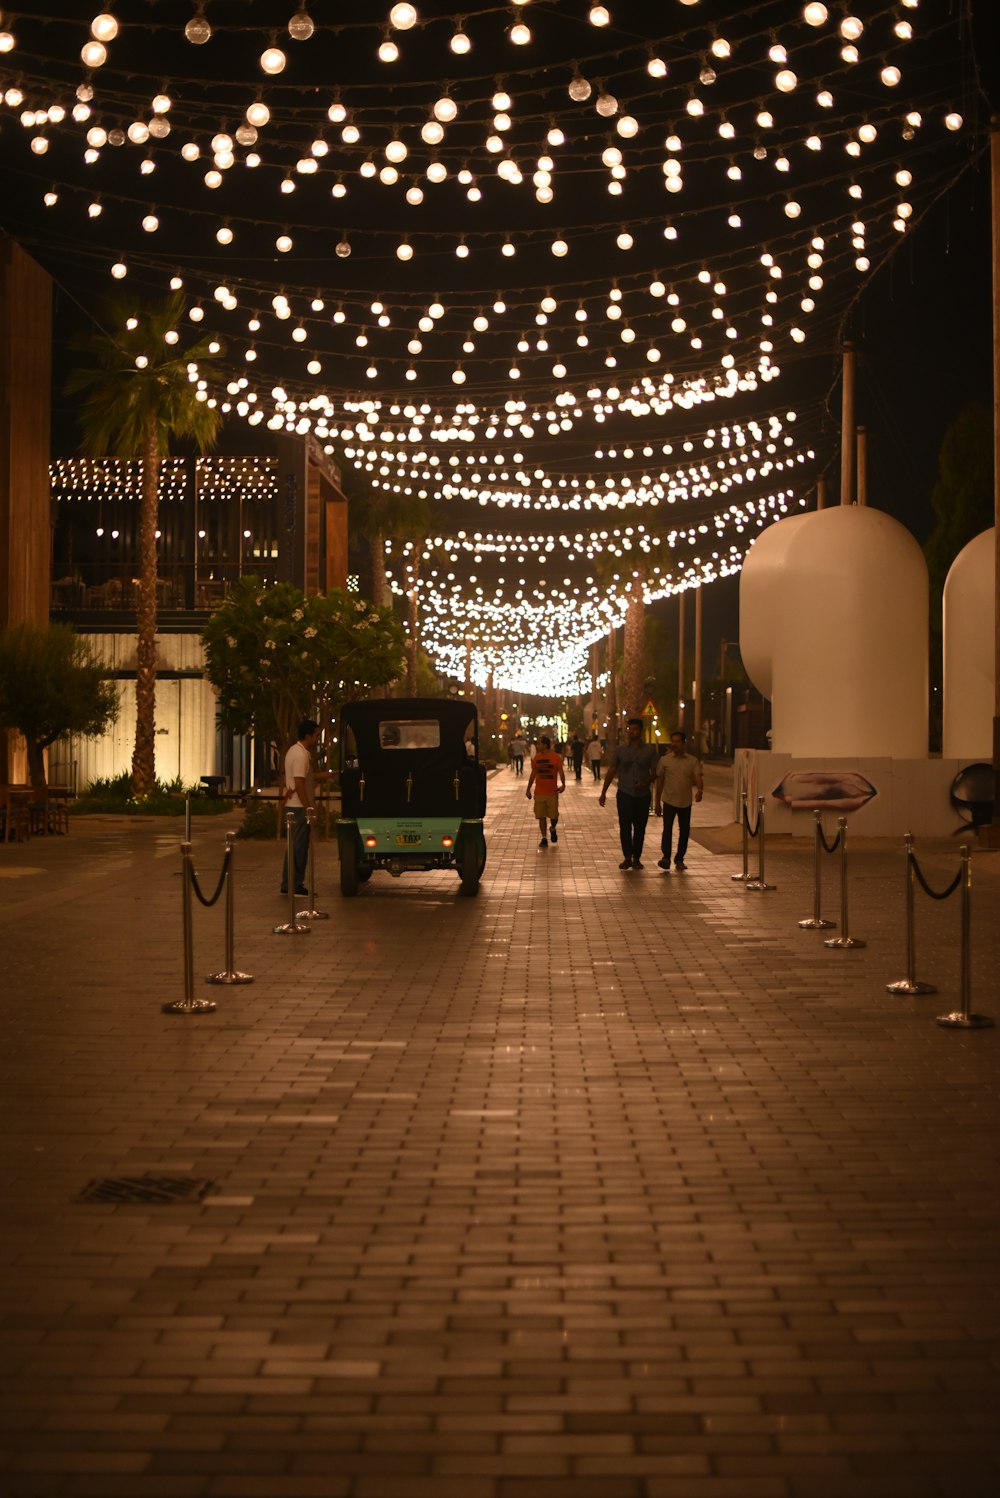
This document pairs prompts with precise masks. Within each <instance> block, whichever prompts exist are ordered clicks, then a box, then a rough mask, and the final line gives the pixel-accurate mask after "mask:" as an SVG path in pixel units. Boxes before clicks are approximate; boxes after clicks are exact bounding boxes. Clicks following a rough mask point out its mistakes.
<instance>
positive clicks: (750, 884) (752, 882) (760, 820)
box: [744, 796, 778, 891]
mask: <svg viewBox="0 0 1000 1498" xmlns="http://www.w3.org/2000/svg"><path fill="white" fill-rule="evenodd" d="M757 837H758V838H759V839H760V841H759V842H758V844H757V873H756V874H755V876H754V877H753V879H748V880H747V882H746V884H745V885H744V888H745V889H759V890H761V891H763V890H768V889H777V888H778V886H777V885H776V884H768V882H767V879H766V878H765V877H764V797H763V796H758V797H757Z"/></svg>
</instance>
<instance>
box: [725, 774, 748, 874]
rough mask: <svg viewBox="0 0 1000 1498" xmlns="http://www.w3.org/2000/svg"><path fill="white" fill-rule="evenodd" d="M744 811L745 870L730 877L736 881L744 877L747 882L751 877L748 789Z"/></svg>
mask: <svg viewBox="0 0 1000 1498" xmlns="http://www.w3.org/2000/svg"><path fill="white" fill-rule="evenodd" d="M742 813H743V814H742V818H741V820H742V822H743V872H742V874H730V876H729V877H730V879H732V880H733V881H734V883H735V881H736V880H738V879H742V881H743V883H744V884H745V883H746V881H747V880H748V879H749V877H750V834H749V833H748V832H747V793H746V791H744V792H743V807H742Z"/></svg>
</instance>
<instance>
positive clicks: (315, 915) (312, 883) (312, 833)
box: [296, 806, 330, 921]
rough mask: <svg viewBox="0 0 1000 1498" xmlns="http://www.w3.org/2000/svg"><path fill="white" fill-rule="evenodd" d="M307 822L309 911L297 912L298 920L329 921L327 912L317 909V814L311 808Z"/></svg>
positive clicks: (307, 813) (307, 815) (307, 814)
mask: <svg viewBox="0 0 1000 1498" xmlns="http://www.w3.org/2000/svg"><path fill="white" fill-rule="evenodd" d="M306 821H307V822H308V823H309V909H308V910H299V911H297V912H296V919H297V920H300V921H328V920H329V919H330V917H329V915H328V913H327V912H326V911H325V910H317V909H316V854H315V846H316V812H315V810H314V809H313V807H311V806H310V807H309V809H308V811H307V812H306Z"/></svg>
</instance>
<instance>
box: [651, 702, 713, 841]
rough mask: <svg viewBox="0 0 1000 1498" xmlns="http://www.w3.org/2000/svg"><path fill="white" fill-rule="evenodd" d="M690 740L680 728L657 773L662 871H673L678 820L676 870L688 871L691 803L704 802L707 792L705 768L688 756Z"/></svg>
mask: <svg viewBox="0 0 1000 1498" xmlns="http://www.w3.org/2000/svg"><path fill="white" fill-rule="evenodd" d="M686 746H687V740H686V738H685V736H684V734H683V733H682V732H681V731H680V729H679V728H676V729H675V730H674V732H673V733H672V734H671V735H670V748H669V749H668V750H667V752H666V754H665V755H664V756H663V758H662V759H661V760H660V763H659V765H658V766H657V769H656V800H655V806H654V810H655V812H656V815H657V816H659V815H660V811H661V807H662V812H663V838H662V840H661V845H660V846H661V851H662V853H663V857H662V858H661V859H660V862H659V865H658V866H659V867H660V868H661V869H666V870H668V871H669V869H670V844H671V842H672V841H673V835H674V819H675V818H676V820H677V856H676V858H675V859H674V868H675V869H679V870H684V869H685V868H686V867H687V865H686V864H685V862H684V855H685V853H686V852H687V845H688V836H689V835H690V832H691V802H692V801H700V800H701V793H702V789H703V781H702V774H701V764H700V763H699V761H698V760H696V759H695V757H694V755H693V754H688V753H687V747H686Z"/></svg>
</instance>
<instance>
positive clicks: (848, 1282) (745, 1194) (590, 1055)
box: [0, 769, 1000, 1498]
mask: <svg viewBox="0 0 1000 1498" xmlns="http://www.w3.org/2000/svg"><path fill="white" fill-rule="evenodd" d="M524 785H525V781H524V780H516V779H515V777H514V775H513V774H512V773H511V772H510V771H508V770H506V769H503V770H500V771H499V772H497V774H496V775H495V776H493V777H492V778H491V782H490V810H489V818H488V829H487V830H488V840H489V859H488V864H487V869H486V874H485V878H484V882H483V886H482V889H481V892H480V895H479V898H478V899H476V900H468V899H463V898H461V896H460V895H459V893H458V880H457V879H456V878H455V877H454V876H453V875H443V874H442V875H422V876H414V877H411V878H407V877H404V878H402V879H400V880H391V879H389V878H388V877H387V876H384V875H376V876H375V877H374V878H373V879H372V881H371V882H370V884H368V885H367V886H366V887H363V889H362V892H361V894H360V896H359V897H358V898H357V899H355V900H350V901H345V900H342V899H341V898H340V896H339V895H338V894H337V893H336V855H335V850H334V848H333V847H332V845H329V844H323V845H321V846H320V849H319V853H318V860H317V883H318V886H319V894H320V898H319V902H318V903H319V905H320V907H321V908H322V909H325V910H328V911H329V912H330V919H329V920H328V921H327V922H322V923H317V924H316V925H315V927H314V929H313V930H312V931H311V933H310V934H309V935H308V936H306V937H302V938H296V939H288V938H279V937H275V936H272V935H271V927H272V926H273V925H274V924H276V923H277V922H279V921H281V920H282V919H284V917H285V913H286V911H287V901H283V900H282V899H281V898H280V897H279V895H278V893H277V887H278V876H279V872H280V848H279V847H278V846H276V845H275V844H273V843H263V844H262V843H251V844H238V845H237V873H236V877H237V886H236V899H237V936H236V960H237V965H238V966H240V967H243V968H246V969H248V970H249V971H250V972H252V973H253V974H254V976H255V981H254V983H253V984H252V985H251V986H248V987H245V988H232V989H225V988H217V989H214V990H207V989H206V990H204V992H206V993H209V992H210V993H211V994H212V996H213V997H214V998H215V999H216V1001H217V1003H218V1010H217V1012H216V1013H215V1014H214V1015H209V1016H205V1017H200V1018H172V1017H168V1016H165V1015H163V1014H162V1013H161V1011H160V1006H161V1004H162V1003H164V1002H165V1001H168V1000H171V999H176V998H178V997H181V995H182V992H183V989H182V978H181V971H182V970H181V954H180V950H179V937H180V913H179V888H180V880H179V879H178V877H177V871H178V868H179V858H178V856H177V852H176V849H177V842H178V831H179V828H178V826H177V825H176V824H173V825H168V824H166V823H160V824H158V825H155V826H151V825H149V824H148V823H135V822H127V821H119V822H115V821H108V820H102V821H98V822H94V823H84V822H74V823H73V827H72V832H71V834H70V836H69V838H63V839H39V840H34V841H32V842H31V843H28V844H23V845H11V846H10V847H8V848H3V849H2V850H0V969H2V980H0V982H2V991H3V1003H2V1006H0V1024H2V1031H3V1033H2V1053H0V1054H2V1058H3V1060H2V1067H3V1085H2V1089H0V1109H2V1114H3V1131H2V1139H0V1172H2V1175H0V1180H2V1190H3V1208H4V1210H3V1213H2V1218H0V1265H2V1267H0V1313H2V1316H0V1337H2V1356H0V1389H2V1397H0V1419H2V1428H0V1452H2V1454H0V1494H2V1495H3V1498H995V1495H996V1493H997V1492H998V1491H1000V1435H998V1426H1000V1421H998V1414H997V1411H998V1403H1000V1362H998V1356H1000V1316H998V1298H1000V1276H998V1256H1000V1255H998V1245H1000V1238H998V1229H1000V1193H998V1190H997V1186H998V1178H997V1168H996V1166H997V1154H998V1140H1000V1091H998V1086H997V1078H998V1045H1000V1031H997V1030H990V1031H981V1032H977V1033H968V1032H957V1031H945V1030H942V1029H940V1028H939V1027H937V1026H936V1025H935V1023H934V1015H935V1014H937V1013H939V1012H940V1011H942V1010H946V1009H947V1010H950V1009H954V1008H956V1007H957V1004H958V998H959V994H958V953H957V933H958V921H959V917H958V905H957V899H952V900H950V901H948V902H947V903H945V904H942V905H932V904H931V903H930V902H928V901H926V899H924V898H923V897H921V899H922V904H921V907H920V918H921V928H920V935H919V938H918V966H919V969H920V976H922V977H925V978H927V979H929V980H932V981H934V982H936V983H937V984H938V986H939V989H940V992H939V994H938V995H936V996H934V997H930V998H923V999H906V1000H901V999H898V998H894V997H892V996H891V995H889V994H887V993H886V992H885V989H884V984H885V983H886V981H888V980H890V979H893V978H896V977H899V976H900V975H901V971H902V966H903V951H902V924H901V906H902V893H901V888H900V886H901V882H902V856H901V853H900V851H899V850H898V848H893V847H892V846H890V845H889V844H884V845H882V844H880V845H871V846H860V845H859V846H858V848H857V849H856V851H855V853H854V855H853V861H852V866H851V870H852V872H851V881H852V882H851V890H852V917H851V923H852V930H853V931H854V932H855V933H856V934H857V935H858V936H860V937H863V938H864V939H865V940H866V941H867V943H868V944H867V946H866V947H865V948H864V949H862V950H858V951H852V952H834V951H829V950H827V949H826V948H824V947H823V944H822V935H821V934H817V933H813V932H803V931H800V930H799V929H798V926H797V924H796V922H797V920H798V919H799V918H800V917H802V916H805V915H808V914H810V913H811V908H812V886H811V872H812V863H811V849H810V847H809V846H808V845H803V846H801V847H794V848H793V847H790V846H787V842H786V840H775V841H774V845H773V847H772V846H769V848H768V874H769V877H770V878H771V879H773V881H774V882H775V883H776V884H777V885H778V888H777V890H776V891H775V892H773V893H770V894H766V895H759V894H758V895H754V894H751V893H749V892H748V891H746V890H744V889H743V887H742V885H740V884H738V883H733V882H732V880H731V878H730V876H731V875H732V874H733V873H734V872H736V871H737V870H738V868H739V857H738V854H737V853H736V852H735V851H721V852H720V851H710V850H711V849H719V848H722V849H732V850H735V849H736V848H737V846H738V839H737V837H736V836H735V835H734V833H733V830H732V829H727V828H722V829H721V830H720V829H719V828H713V823H721V822H724V821H725V819H726V817H727V816H728V815H729V806H730V803H729V799H728V796H727V793H726V790H725V784H724V779H723V776H722V772H721V771H714V772H712V774H711V776H710V794H709V795H708V796H707V798H706V801H705V802H704V803H702V805H701V806H699V807H697V808H696V815H695V831H694V841H693V843H692V846H691V849H690V852H689V856H688V871H687V872H686V873H682V874H675V873H671V874H669V875H664V874H663V873H661V871H660V870H658V869H657V868H656V858H657V857H658V856H659V854H658V850H657V848H656V843H657V842H658V838H659V825H658V824H657V823H656V822H655V821H652V820H651V822H650V828H649V840H648V841H647V847H646V850H645V853H644V862H645V865H646V867H645V868H644V869H643V870H642V871H632V872H629V873H622V872H620V871H619V869H618V861H619V858H620V852H619V849H618V842H617V829H616V825H615V817H614V807H613V798H611V800H609V804H608V806H607V808H606V809H605V810H603V811H602V810H601V809H600V808H599V807H598V804H597V795H598V791H599V787H598V786H597V785H596V784H595V783H594V782H593V781H592V780H589V781H588V780H586V779H584V780H583V781H582V782H580V783H577V782H575V781H574V780H573V779H572V778H571V779H570V782H569V784H568V787H567V791H566V794H565V796H564V798H563V804H562V815H561V819H560V824H559V833H560V836H559V842H558V845H557V846H556V847H550V848H548V849H546V850H539V849H537V847H536V842H537V833H536V827H535V823H534V820H533V818H532V816H531V810H530V807H529V804H528V802H527V801H526V800H525V797H524ZM225 825H226V824H225V823H224V822H213V823H212V824H210V825H207V824H205V823H202V822H196V824H195V835H196V863H197V865H198V868H199V871H200V872H201V875H202V883H203V884H204V885H205V886H206V887H209V886H210V885H212V884H214V876H215V874H216V873H217V871H218V868H219V865H220V862H221V856H222V834H223V831H224V830H225ZM953 841H954V842H956V843H957V842H958V841H959V840H958V839H955V840H953ZM926 863H927V868H928V872H929V874H930V876H931V878H932V879H933V881H934V882H935V883H937V884H939V885H940V884H944V883H945V882H946V879H947V877H948V876H950V874H951V872H953V870H954V868H955V867H956V866H957V850H956V849H955V848H954V847H953V846H951V845H949V844H945V843H941V844H935V845H934V846H933V848H928V850H927V851H926ZM998 863H1000V855H998V854H982V855H980V854H978V853H977V854H976V862H975V867H976V884H975V890H974V900H975V903H974V910H973V916H974V919H973V958H974V998H975V1003H976V1007H977V1008H980V1009H983V1010H986V1011H987V1012H990V1013H993V1014H995V1015H997V1016H998V1017H1000V992H998V986H997V979H996V975H997V972H998V970H1000V935H998V931H1000V922H998V920H997V916H998V911H1000V905H998V900H997V892H998V888H1000V876H998ZM825 874H826V880H827V883H826V887H825V894H824V899H825V903H826V905H827V906H828V907H829V909H828V912H827V913H831V914H835V910H834V905H835V892H836V879H835V875H834V863H833V861H832V860H829V861H828V867H827V869H826V871H825ZM221 921H222V915H221V906H220V907H216V908H215V909H213V910H212V911H203V910H201V909H200V908H196V912H195V926H196V971H197V972H198V974H199V975H200V974H202V973H205V972H208V971H210V970H212V969H215V968H218V967H219V966H221V964H222V957H223V938H222V926H221ZM199 988H200V983H199ZM141 1176H153V1177H157V1178H160V1179H165V1180H173V1181H175V1182H177V1183H179V1184H180V1185H181V1186H186V1187H191V1186H196V1185H197V1183H209V1184H207V1185H205V1187H204V1191H205V1194H204V1195H202V1196H201V1197H200V1199H199V1197H198V1195H197V1192H195V1194H193V1195H192V1196H191V1197H189V1198H186V1199H181V1200H179V1201H175V1202H166V1203H162V1204H161V1203H150V1202H148V1201H139V1202H121V1201H118V1202H116V1201H111V1202H104V1201H92V1200H85V1199H81V1194H82V1193H83V1192H84V1190H85V1188H86V1187H87V1186H88V1183H91V1182H95V1181H98V1182H104V1181H107V1180H109V1179H115V1180H118V1179H121V1178H135V1177H141Z"/></svg>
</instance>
